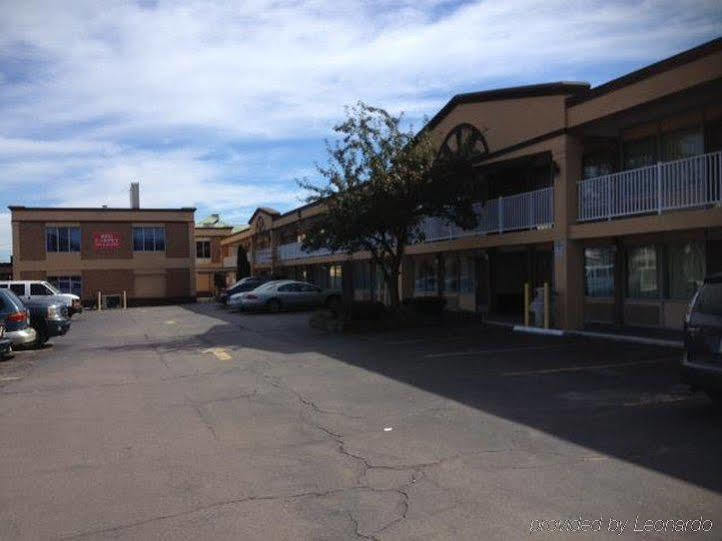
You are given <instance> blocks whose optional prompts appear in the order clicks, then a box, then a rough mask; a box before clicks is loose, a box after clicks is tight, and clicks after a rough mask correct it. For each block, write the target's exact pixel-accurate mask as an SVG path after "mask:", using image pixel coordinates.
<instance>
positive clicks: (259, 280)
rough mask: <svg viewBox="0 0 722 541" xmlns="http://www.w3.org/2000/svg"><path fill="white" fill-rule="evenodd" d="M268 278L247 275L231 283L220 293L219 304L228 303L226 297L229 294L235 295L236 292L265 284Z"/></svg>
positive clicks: (227, 297) (228, 296) (251, 289)
mask: <svg viewBox="0 0 722 541" xmlns="http://www.w3.org/2000/svg"><path fill="white" fill-rule="evenodd" d="M269 280H270V278H266V277H265V276H247V277H246V278H241V279H240V280H238V281H237V282H236V283H235V284H233V285H232V286H231V287H229V288H228V289H227V290H225V291H224V292H223V293H221V296H220V301H221V304H225V305H228V299H230V298H231V295H235V294H236V293H242V292H244V291H253V290H254V289H256V288H257V287H258V286H260V285H262V284H265V283H266V282H268V281H269Z"/></svg>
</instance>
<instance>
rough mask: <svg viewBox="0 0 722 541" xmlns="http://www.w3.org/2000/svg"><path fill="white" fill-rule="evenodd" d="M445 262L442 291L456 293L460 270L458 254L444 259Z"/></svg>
mask: <svg viewBox="0 0 722 541" xmlns="http://www.w3.org/2000/svg"><path fill="white" fill-rule="evenodd" d="M445 263H446V266H445V268H444V292H445V293H458V292H459V272H460V269H459V267H460V262H459V256H451V257H449V258H447V259H446V261H445Z"/></svg>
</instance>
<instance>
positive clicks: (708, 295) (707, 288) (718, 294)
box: [694, 283, 722, 316]
mask: <svg viewBox="0 0 722 541" xmlns="http://www.w3.org/2000/svg"><path fill="white" fill-rule="evenodd" d="M694 309H695V310H696V311H697V312H699V313H700V314H707V315H712V316H722V283H708V284H704V285H703V286H702V289H700V290H699V294H698V295H697V302H696V303H695V306H694Z"/></svg>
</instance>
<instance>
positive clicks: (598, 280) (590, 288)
mask: <svg viewBox="0 0 722 541" xmlns="http://www.w3.org/2000/svg"><path fill="white" fill-rule="evenodd" d="M615 255H616V253H615V248H614V247H613V246H604V247H600V248H587V249H585V250H584V294H585V295H586V296H587V297H613V296H614V256H615Z"/></svg>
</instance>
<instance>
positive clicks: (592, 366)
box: [501, 357, 677, 376]
mask: <svg viewBox="0 0 722 541" xmlns="http://www.w3.org/2000/svg"><path fill="white" fill-rule="evenodd" d="M673 359H677V357H662V358H661V359H650V360H647V361H633V362H629V363H609V364H590V365H586V366H565V367H563V368H545V369H542V370H524V371H522V372H504V373H502V374H501V375H502V376H535V375H539V374H557V373H560V372H579V371H582V370H598V369H600V368H624V367H627V366H639V365H644V364H657V363H663V362H666V361H671V360H673Z"/></svg>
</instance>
